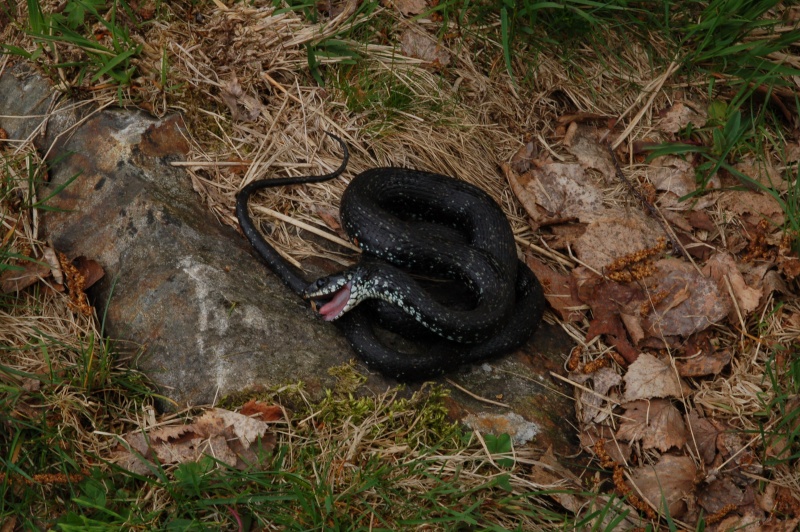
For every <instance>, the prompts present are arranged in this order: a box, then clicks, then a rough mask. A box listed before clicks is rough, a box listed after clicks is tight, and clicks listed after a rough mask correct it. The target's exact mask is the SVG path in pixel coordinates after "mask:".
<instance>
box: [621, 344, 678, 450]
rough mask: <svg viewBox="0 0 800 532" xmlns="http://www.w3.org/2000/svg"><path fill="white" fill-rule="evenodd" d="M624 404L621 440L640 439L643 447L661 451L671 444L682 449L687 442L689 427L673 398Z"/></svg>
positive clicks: (631, 440) (632, 440)
mask: <svg viewBox="0 0 800 532" xmlns="http://www.w3.org/2000/svg"><path fill="white" fill-rule="evenodd" d="M639 358H641V357H639ZM624 406H625V414H624V415H623V416H622V421H621V423H620V425H619V429H618V430H617V438H619V439H620V440H624V441H629V442H635V441H639V440H641V441H642V447H643V448H644V449H653V448H656V449H658V450H659V451H661V452H662V453H664V452H666V451H667V450H668V449H669V448H670V447H678V448H682V447H683V446H684V445H685V444H686V426H685V425H684V423H683V418H682V416H681V413H680V412H679V411H678V409H677V408H675V406H674V405H673V404H672V402H671V401H669V400H667V399H654V400H652V401H634V402H633V403H628V404H626V405H624Z"/></svg>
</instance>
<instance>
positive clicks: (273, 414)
mask: <svg viewBox="0 0 800 532" xmlns="http://www.w3.org/2000/svg"><path fill="white" fill-rule="evenodd" d="M282 417H283V412H282V410H281V409H280V407H277V406H267V405H263V404H261V403H257V402H255V401H250V402H248V403H246V404H245V405H244V406H243V407H242V409H241V411H240V412H231V411H230V410H224V409H222V408H212V409H210V410H208V411H206V412H204V413H203V414H202V415H200V416H199V417H198V418H196V419H195V420H194V421H193V422H192V423H188V424H185V425H168V426H165V427H161V428H154V429H151V430H147V431H141V432H131V433H129V434H126V435H125V436H124V444H123V443H120V444H119V445H118V447H117V450H116V451H115V452H114V454H113V461H114V462H116V463H117V464H119V465H120V466H121V467H123V468H125V469H127V470H128V471H131V472H134V473H138V474H140V475H147V474H153V472H154V471H155V468H156V467H157V465H156V464H160V465H170V464H182V463H185V462H196V461H198V460H200V459H201V458H202V457H203V456H210V457H212V458H214V459H216V460H219V461H220V462H223V463H225V464H227V465H229V466H231V467H237V468H239V469H244V468H245V467H246V466H247V465H248V464H253V463H256V462H257V461H258V452H264V451H271V450H272V449H273V448H274V446H275V435H274V434H273V433H272V432H269V423H268V422H269V421H275V420H278V419H280V418H282Z"/></svg>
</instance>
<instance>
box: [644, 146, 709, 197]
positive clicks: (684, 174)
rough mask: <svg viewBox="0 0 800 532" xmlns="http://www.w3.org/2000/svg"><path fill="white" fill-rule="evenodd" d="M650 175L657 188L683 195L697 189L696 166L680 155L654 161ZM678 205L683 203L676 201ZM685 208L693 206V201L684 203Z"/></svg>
mask: <svg viewBox="0 0 800 532" xmlns="http://www.w3.org/2000/svg"><path fill="white" fill-rule="evenodd" d="M648 177H649V178H650V182H651V183H653V186H654V187H656V190H661V191H664V192H672V193H673V194H675V195H676V196H677V197H679V198H680V197H683V196H685V195H686V194H690V193H692V192H694V191H695V190H696V189H697V181H696V180H695V172H694V166H692V163H691V162H689V161H685V160H683V159H681V158H680V157H674V156H668V157H659V158H657V159H656V160H654V161H653V165H652V166H651V168H650V172H648ZM676 205H681V204H680V203H676ZM683 207H684V210H687V209H690V208H692V203H691V202H684V203H683Z"/></svg>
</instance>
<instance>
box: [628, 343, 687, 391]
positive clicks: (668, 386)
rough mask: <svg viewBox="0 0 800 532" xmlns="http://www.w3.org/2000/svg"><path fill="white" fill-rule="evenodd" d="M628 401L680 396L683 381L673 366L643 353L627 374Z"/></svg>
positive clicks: (629, 367)
mask: <svg viewBox="0 0 800 532" xmlns="http://www.w3.org/2000/svg"><path fill="white" fill-rule="evenodd" d="M624 380H625V393H624V394H623V397H624V398H625V400H626V401H636V400H638V399H652V398H654V397H680V396H681V383H680V379H678V376H677V375H675V370H674V369H672V366H670V365H669V364H667V363H665V362H662V361H661V360H659V359H657V358H656V357H654V356H653V355H651V354H649V353H642V354H640V355H639V357H638V358H637V359H636V361H635V362H633V363H632V364H631V365H630V366H628V372H627V373H626V374H625V377H624Z"/></svg>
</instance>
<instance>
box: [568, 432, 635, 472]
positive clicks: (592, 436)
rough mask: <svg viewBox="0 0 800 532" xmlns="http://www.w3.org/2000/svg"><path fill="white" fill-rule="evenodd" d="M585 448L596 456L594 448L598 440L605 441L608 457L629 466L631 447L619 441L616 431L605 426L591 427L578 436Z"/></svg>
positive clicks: (604, 445) (604, 447)
mask: <svg viewBox="0 0 800 532" xmlns="http://www.w3.org/2000/svg"><path fill="white" fill-rule="evenodd" d="M578 438H579V439H580V442H581V445H582V446H583V448H584V449H585V450H586V451H588V452H590V453H592V454H594V446H595V443H597V441H598V440H601V439H602V440H604V442H605V443H604V444H603V449H605V451H606V453H608V456H610V457H611V459H612V460H614V461H615V462H616V463H618V464H620V465H622V464H627V463H628V460H629V459H630V457H631V446H630V445H629V444H627V443H623V442H621V441H617V439H616V436H615V435H614V430H613V429H612V428H611V427H607V426H605V425H591V426H589V427H588V428H586V429H584V430H582V431H581V433H580V435H579V436H578Z"/></svg>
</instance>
